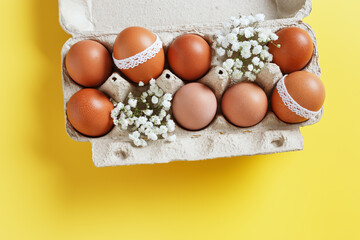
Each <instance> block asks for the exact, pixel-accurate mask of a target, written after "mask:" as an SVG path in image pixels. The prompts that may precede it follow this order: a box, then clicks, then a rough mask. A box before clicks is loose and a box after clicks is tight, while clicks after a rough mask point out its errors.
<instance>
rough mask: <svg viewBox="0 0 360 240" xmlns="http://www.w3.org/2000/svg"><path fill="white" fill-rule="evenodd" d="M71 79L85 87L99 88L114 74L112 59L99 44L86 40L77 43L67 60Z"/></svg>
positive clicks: (66, 64)
mask: <svg viewBox="0 0 360 240" xmlns="http://www.w3.org/2000/svg"><path fill="white" fill-rule="evenodd" d="M65 66H66V69H67V71H68V73H69V75H70V77H71V78H72V79H73V80H74V81H75V82H76V83H78V84H79V85H82V86H84V87H98V86H100V85H101V84H103V83H104V82H105V80H106V79H107V78H108V77H109V76H110V75H111V73H112V59H111V56H110V53H109V52H108V50H107V49H106V48H105V47H104V46H103V45H102V44H101V43H99V42H96V41H93V40H84V41H80V42H77V43H75V44H74V45H73V46H72V47H71V48H70V50H69V52H68V53H67V55H66V59H65Z"/></svg>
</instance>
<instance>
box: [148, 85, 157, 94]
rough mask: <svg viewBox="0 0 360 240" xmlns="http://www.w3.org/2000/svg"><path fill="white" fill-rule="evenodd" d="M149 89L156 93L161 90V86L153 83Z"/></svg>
mask: <svg viewBox="0 0 360 240" xmlns="http://www.w3.org/2000/svg"><path fill="white" fill-rule="evenodd" d="M149 90H150V91H151V92H152V93H154V94H155V93H156V92H157V91H158V90H159V87H158V86H156V85H151V86H150V88H149Z"/></svg>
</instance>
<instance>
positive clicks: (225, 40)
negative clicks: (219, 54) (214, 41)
mask: <svg viewBox="0 0 360 240" xmlns="http://www.w3.org/2000/svg"><path fill="white" fill-rule="evenodd" d="M229 45H230V43H229V41H228V40H227V39H226V38H224V39H223V40H222V41H221V46H222V47H223V48H227V47H228V46H229Z"/></svg>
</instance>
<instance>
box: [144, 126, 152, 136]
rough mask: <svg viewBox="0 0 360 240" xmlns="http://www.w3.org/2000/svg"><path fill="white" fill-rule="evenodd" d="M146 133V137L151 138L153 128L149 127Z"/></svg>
mask: <svg viewBox="0 0 360 240" xmlns="http://www.w3.org/2000/svg"><path fill="white" fill-rule="evenodd" d="M144 133H145V135H146V136H149V135H150V134H152V133H153V129H152V127H147V128H146V129H145V131H144Z"/></svg>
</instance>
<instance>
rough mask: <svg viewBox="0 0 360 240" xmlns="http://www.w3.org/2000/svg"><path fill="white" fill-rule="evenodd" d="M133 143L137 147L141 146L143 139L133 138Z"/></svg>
mask: <svg viewBox="0 0 360 240" xmlns="http://www.w3.org/2000/svg"><path fill="white" fill-rule="evenodd" d="M133 143H134V145H135V146H137V147H140V146H141V144H142V142H141V139H138V138H135V139H133Z"/></svg>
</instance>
